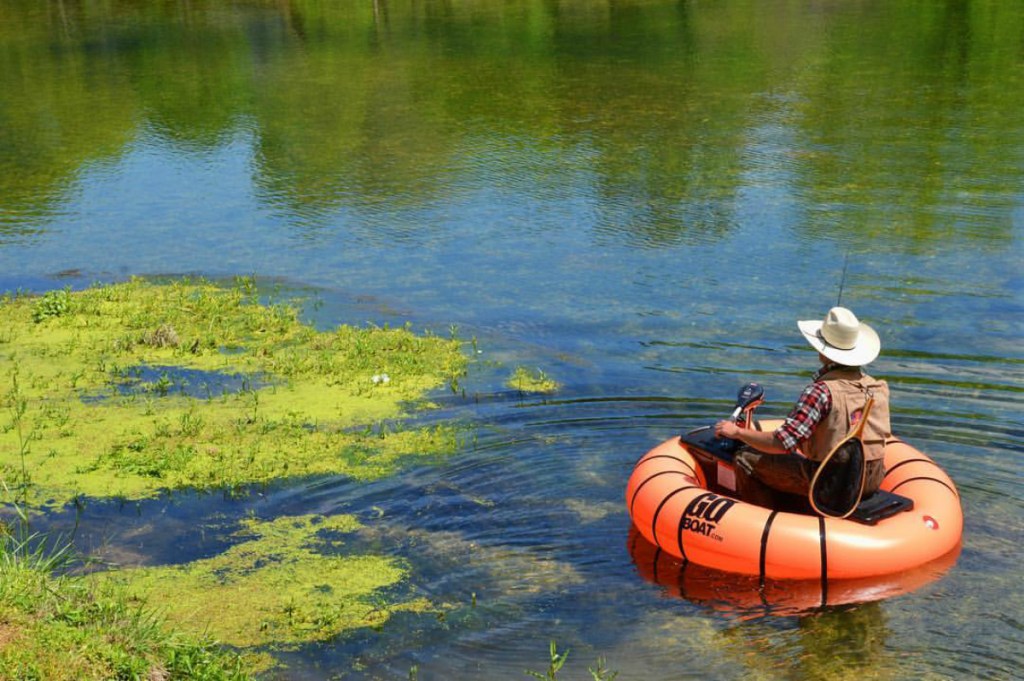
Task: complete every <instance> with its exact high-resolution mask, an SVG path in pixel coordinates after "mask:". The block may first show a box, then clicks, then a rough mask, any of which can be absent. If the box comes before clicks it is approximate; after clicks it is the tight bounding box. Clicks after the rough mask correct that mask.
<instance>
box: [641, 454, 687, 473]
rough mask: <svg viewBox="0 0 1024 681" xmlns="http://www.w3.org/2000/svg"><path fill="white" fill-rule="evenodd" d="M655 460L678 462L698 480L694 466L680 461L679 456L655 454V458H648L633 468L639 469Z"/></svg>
mask: <svg viewBox="0 0 1024 681" xmlns="http://www.w3.org/2000/svg"><path fill="white" fill-rule="evenodd" d="M654 459H672V460H673V461H678V462H679V463H681V464H683V465H684V466H686V468H687V469H688V470H689V471H690V475H691V476H693V478H695V479H696V478H697V471H695V470H694V469H693V466H691V465H690V464H689V462H687V461H684V460H683V459H680V458H679V457H678V456H672V455H671V454H655V455H654V456H651V457H648V458H646V459H644V460H643V461H640V462H638V463H637V464H636V466H633V468H639V466H640V464H642V463H646V462H648V461H653V460H654Z"/></svg>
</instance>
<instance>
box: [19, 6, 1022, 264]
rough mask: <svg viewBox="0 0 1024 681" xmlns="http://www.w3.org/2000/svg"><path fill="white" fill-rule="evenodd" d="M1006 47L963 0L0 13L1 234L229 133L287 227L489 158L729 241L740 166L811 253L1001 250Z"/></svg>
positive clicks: (1009, 192)
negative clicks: (933, 245)
mask: <svg viewBox="0 0 1024 681" xmlns="http://www.w3.org/2000/svg"><path fill="white" fill-rule="evenodd" d="M1022 32H1024V11H1022V10H1021V8H1020V7H1019V6H1018V5H1017V4H1015V3H1001V2H965V1H962V0H956V1H952V0H951V1H949V2H930V1H919V2H899V3H885V4H879V5H875V4H868V5H848V4H845V3H828V4H825V5H822V6H821V7H818V8H816V9H809V8H808V7H805V6H803V5H802V4H801V3H779V2H769V3H756V2H728V3H710V4H709V3H696V2H673V3H663V2H639V1H634V2H610V1H609V2H598V3H595V2H590V1H589V0H588V1H586V2H584V1H577V2H542V1H540V0H537V1H533V2H530V1H522V2H509V3H496V2H473V3H446V2H426V3H411V2H409V3H407V2H383V1H380V0H378V2H369V1H367V2H361V3H339V4H338V5H334V4H323V3H318V2H311V1H310V2H302V1H293V2H244V3H236V2H228V3H222V2H189V3H182V2H166V3H142V4H138V3H91V2H75V1H72V0H62V1H59V2H56V1H50V2H30V1H25V0H17V1H10V0H9V1H8V2H6V3H5V7H4V21H2V22H0V45H2V50H0V91H2V92H3V93H4V96H3V98H2V100H0V121H2V123H3V124H2V125H0V210H2V214H3V216H4V217H3V222H2V223H0V230H2V233H4V234H7V235H8V236H11V235H15V234H19V233H27V232H32V231H33V230H38V229H41V228H43V226H44V225H45V222H44V220H43V218H45V216H46V215H48V214H49V213H50V212H51V211H54V210H58V209H59V207H60V205H59V204H60V202H61V201H62V199H64V198H66V196H67V195H68V193H69V192H71V191H73V190H74V183H75V179H76V177H77V176H78V174H79V173H81V172H82V171H83V170H85V169H88V168H90V167H94V166H96V165H97V164H100V165H102V164H104V163H107V162H111V161H113V160H116V159H117V157H118V156H119V155H120V154H123V153H125V151H126V149H127V148H128V147H129V146H130V145H131V144H132V143H133V141H135V140H137V139H138V138H139V136H140V135H141V134H142V133H143V132H144V131H145V132H148V133H152V134H156V135H158V136H160V137H163V138H165V140H166V141H167V142H168V143H170V144H172V145H174V146H175V147H178V148H181V149H184V150H194V151H202V150H204V149H214V148H216V147H218V146H219V145H221V144H223V143H224V142H225V140H228V139H230V138H232V136H234V135H235V134H237V132H238V131H239V130H245V131H251V133H252V134H253V135H254V137H255V142H254V144H255V154H254V158H253V161H252V166H253V167H252V173H253V175H254V178H253V179H254V182H255V185H256V186H257V187H258V192H259V195H260V197H261V198H262V200H263V201H265V202H266V203H267V204H268V205H270V206H272V207H273V209H274V210H275V211H277V212H279V213H280V214H283V215H285V216H287V217H290V218H293V219H294V218H295V217H296V216H299V217H300V218H301V219H300V220H298V221H299V222H301V223H302V224H303V225H304V226H305V227H306V228H312V226H315V225H316V223H317V221H318V218H319V219H322V218H323V217H324V216H326V215H329V214H330V213H331V212H332V211H335V210H336V209H338V208H339V206H346V207H348V208H352V209H357V210H358V209H359V208H360V207H373V206H374V205H377V204H379V203H381V202H385V201H386V202H390V203H391V205H393V206H401V205H405V206H408V207H412V208H415V207H420V206H427V205H430V204H432V202H435V201H439V200H445V199H449V198H451V196H450V194H451V192H452V191H453V189H456V188H457V187H454V186H453V183H454V178H455V176H462V175H468V176H472V175H473V174H474V173H475V172H477V171H479V169H480V165H481V164H512V165H513V167H508V166H507V165H506V166H505V167H503V168H502V170H504V171H505V172H507V173H508V174H509V175H510V176H511V177H513V178H514V177H516V176H517V175H518V176H520V177H521V179H522V180H523V181H524V182H526V183H528V184H530V185H532V186H533V187H534V189H533V191H535V192H538V193H543V192H544V191H546V190H550V188H551V187H552V186H557V184H558V183H564V182H571V181H573V179H572V177H573V173H574V172H575V173H584V172H585V173H586V174H587V175H588V179H589V181H590V182H592V184H593V187H594V191H595V192H596V193H597V196H598V197H599V198H600V206H601V210H602V211H605V212H606V214H605V215H603V216H602V217H603V219H604V220H605V221H607V222H608V223H609V224H614V225H616V226H617V228H619V229H621V228H622V226H625V227H626V228H627V229H632V230H635V231H636V232H638V236H639V237H640V239H641V240H642V241H643V242H644V243H652V242H653V243H672V242H675V241H677V240H679V239H681V238H687V235H698V236H700V237H708V236H714V235H716V234H720V233H723V232H725V231H727V230H729V229H730V227H731V226H732V225H733V223H734V222H735V219H736V218H735V216H734V215H733V213H732V207H733V206H734V204H735V202H736V201H737V198H738V194H739V192H740V191H741V190H742V186H743V182H744V178H745V176H746V175H748V174H751V173H754V174H756V173H759V172H763V173H766V174H768V175H769V177H768V178H767V180H768V182H766V183H765V186H766V187H767V188H768V189H767V190H766V195H765V196H764V197H763V200H765V201H769V202H778V203H782V204H785V205H791V206H792V211H793V212H794V213H795V214H797V217H799V218H800V219H799V220H798V222H800V223H801V224H804V225H813V227H811V226H806V227H805V229H806V230H808V231H810V232H811V236H822V235H828V236H835V237H837V238H843V239H853V238H856V239H858V240H868V239H871V238H874V237H877V236H879V235H882V234H885V235H888V236H890V237H891V235H892V233H893V231H894V230H895V231H897V232H898V233H899V234H900V235H901V240H902V242H903V244H904V245H905V246H906V247H908V248H911V249H912V248H914V247H915V245H918V244H921V243H928V242H935V241H942V240H946V239H950V238H954V237H955V238H961V239H967V240H969V241H970V242H972V243H973V244H976V245H977V246H979V247H994V248H998V247H1000V244H1005V243H1006V242H1007V240H1008V239H1009V238H1010V230H1011V223H1012V219H1011V218H1012V212H1013V210H1014V206H1015V202H1016V200H1017V194H1016V192H1017V191H1018V189H1019V186H1020V182H1021V178H1022V171H1021V167H1022V162H1024V158H1022V149H1024V139H1022V133H1021V127H1020V126H1019V125H1018V120H1019V112H1020V111H1021V110H1022V108H1024V68H1022V66H1021V56H1020V37H1021V35H1022ZM782 140H784V141H785V147H786V149H785V151H784V153H785V156H786V158H785V159H784V160H783V161H782V162H780V159H779V158H778V157H777V155H776V152H778V147H779V146H780V142H781V141H782ZM481 146H482V148H481ZM488 147H490V148H492V150H494V151H495V152H500V153H494V154H493V155H492V156H490V157H489V158H488V157H487V155H486V154H485V153H484V154H481V153H480V152H481V151H482V150H483V151H486V149H487V148H488ZM495 147H496V148H495ZM555 154H558V155H567V154H568V155H569V156H570V157H571V156H572V155H573V154H575V155H576V156H577V157H578V158H579V159H580V162H579V163H578V166H579V167H577V168H573V169H569V170H568V171H567V170H566V169H565V168H560V167H555V166H554V165H552V164H551V163H548V162H546V159H550V158H551V157H552V156H553V155H555ZM769 157H770V158H771V159H772V160H771V163H770V165H769V164H768V163H764V162H763V161H764V159H767V158H769ZM584 161H585V162H584ZM794 193H796V194H799V198H800V201H799V202H797V201H796V197H794ZM952 205H957V206H961V207H962V206H964V205H966V207H967V210H958V211H952V210H950V207H951V206H952ZM972 207H975V208H976V209H977V210H973V211H972V210H971V208H972Z"/></svg>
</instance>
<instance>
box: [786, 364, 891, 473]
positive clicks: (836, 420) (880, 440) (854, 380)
mask: <svg viewBox="0 0 1024 681" xmlns="http://www.w3.org/2000/svg"><path fill="white" fill-rule="evenodd" d="M818 380H820V381H824V382H825V385H827V386H828V390H829V392H830V393H831V394H832V409H831V411H829V413H828V414H827V415H826V416H825V417H824V418H822V419H821V421H820V422H819V423H818V425H817V427H816V428H815V429H814V432H813V433H811V437H809V438H808V439H807V441H806V442H804V444H803V450H804V453H805V454H806V455H807V458H809V459H811V460H813V461H821V460H822V459H824V458H825V457H826V456H827V455H828V453H829V452H830V451H832V448H833V447H835V446H836V445H837V444H839V443H840V442H841V441H842V440H843V438H845V437H846V436H847V435H849V434H850V431H852V430H853V427H854V425H855V424H856V422H857V419H859V418H860V412H861V410H862V409H863V408H864V405H865V404H867V401H868V392H869V391H870V393H871V394H872V395H874V397H875V403H874V404H873V405H872V407H871V413H870V414H869V415H868V422H867V425H866V426H864V432H862V433H861V441H862V442H863V443H864V459H865V460H866V461H877V460H879V459H882V458H883V457H884V456H885V441H886V440H887V439H888V438H889V437H890V436H891V435H892V430H891V427H890V425H889V384H888V383H886V382H885V381H880V380H878V379H875V378H872V377H871V376H868V375H867V374H865V373H864V372H863V371H861V370H860V369H858V368H846V367H839V368H836V369H833V370H832V371H829V372H828V373H827V374H825V375H824V376H822V377H821V378H819V379H818Z"/></svg>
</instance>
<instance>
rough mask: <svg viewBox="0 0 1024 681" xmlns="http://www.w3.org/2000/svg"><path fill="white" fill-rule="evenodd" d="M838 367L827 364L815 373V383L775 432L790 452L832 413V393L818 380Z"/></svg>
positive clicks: (804, 392)
mask: <svg viewBox="0 0 1024 681" xmlns="http://www.w3.org/2000/svg"><path fill="white" fill-rule="evenodd" d="M838 366H839V365H838V364H834V363H830V364H826V365H825V366H823V367H822V368H821V369H819V370H818V371H817V372H815V374H814V382H813V383H811V384H810V385H809V386H807V387H806V388H804V391H803V393H801V395H800V397H799V399H797V401H796V405H795V406H794V407H793V410H792V411H790V412H789V415H788V416H787V417H786V420H785V421H784V422H783V424H782V425H781V426H779V427H778V428H777V429H776V430H775V433H774V434H775V438H776V439H777V440H778V441H779V442H781V443H782V446H783V447H785V448H786V449H787V450H788V451H789V452H792V453H795V452H796V449H797V447H798V446H799V445H800V443H801V442H803V441H804V440H806V439H807V438H809V437H810V436H811V433H813V432H814V428H815V426H817V425H818V423H819V422H820V421H821V419H822V418H824V417H825V416H827V415H828V413H829V412H830V411H832V393H831V392H829V389H828V386H827V385H825V383H824V382H823V381H820V380H818V379H820V378H821V377H822V376H824V375H825V374H827V373H828V372H830V371H832V370H833V369H835V368H836V367H838Z"/></svg>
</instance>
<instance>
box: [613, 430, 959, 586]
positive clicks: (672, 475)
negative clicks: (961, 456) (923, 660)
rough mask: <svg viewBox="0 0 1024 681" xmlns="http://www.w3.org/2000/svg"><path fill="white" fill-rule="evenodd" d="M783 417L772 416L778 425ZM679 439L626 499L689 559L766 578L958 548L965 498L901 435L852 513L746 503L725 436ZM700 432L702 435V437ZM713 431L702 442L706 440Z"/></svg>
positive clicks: (652, 532) (878, 571)
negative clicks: (872, 489)
mask: <svg viewBox="0 0 1024 681" xmlns="http://www.w3.org/2000/svg"><path fill="white" fill-rule="evenodd" d="M780 423H781V421H776V422H771V421H765V422H763V423H762V424H760V428H761V429H762V430H773V429H774V428H775V427H777V426H778V425H779V424H780ZM698 430H699V431H704V432H703V433H698V432H697V431H693V432H692V433H691V434H689V436H683V437H682V438H680V437H675V438H672V439H671V440H667V441H666V442H663V443H662V444H660V445H658V446H657V447H655V448H654V449H652V450H651V451H649V452H648V453H647V454H645V455H644V456H643V457H642V458H641V459H640V461H639V462H638V463H637V464H636V467H635V468H634V469H633V473H632V475H631V476H630V478H629V484H628V486H627V488H626V504H627V507H628V509H629V514H630V517H631V518H632V519H633V524H634V525H635V526H636V529H637V530H638V531H639V532H640V534H642V535H643V536H644V538H645V539H646V540H647V541H649V542H650V543H651V544H653V545H654V546H655V547H656V548H658V549H661V550H662V551H664V552H666V553H668V554H671V555H672V556H675V557H676V558H678V559H680V560H682V561H684V562H693V563H696V564H698V565H703V566H706V567H710V568H714V569H716V570H723V571H726V572H735V573H741V574H746V575H755V576H758V577H759V578H760V581H761V583H762V584H763V583H764V581H765V580H766V579H797V580H808V579H820V580H821V582H822V584H825V583H827V581H828V580H846V579H861V578H871V577H880V576H884V575H893V574H896V573H900V572H903V571H906V570H909V569H911V568H914V567H917V566H921V565H924V564H926V563H929V562H931V561H934V560H936V559H938V558H940V557H942V556H945V555H947V554H949V553H950V552H951V551H954V549H955V548H956V547H957V546H959V544H960V535H961V532H962V530H963V514H962V511H961V508H960V497H959V494H958V492H957V489H956V487H955V486H954V484H953V481H952V480H950V478H949V476H947V475H946V473H945V472H943V470H942V469H941V468H939V466H938V465H936V464H935V462H934V461H932V460H931V459H930V458H928V457H927V456H925V455H924V454H922V453H921V452H919V451H918V450H916V449H914V448H913V447H911V446H910V445H908V444H906V443H905V442H902V441H901V440H898V439H893V440H890V441H889V442H888V443H887V444H886V447H885V467H886V475H885V479H884V481H883V482H882V486H881V489H880V491H879V492H877V493H876V494H875V495H873V496H872V497H871V498H868V499H866V500H865V501H864V502H862V504H861V507H859V508H858V512H857V513H855V514H854V515H853V516H851V517H850V518H849V519H837V518H826V517H821V516H817V515H810V514H804V513H791V512H782V511H775V510H771V509H768V508H763V507H761V506H756V505H754V504H750V503H746V502H743V501H740V500H738V499H737V498H736V497H735V496H730V494H733V495H734V494H735V470H734V469H733V467H732V465H731V455H729V454H728V452H725V453H722V452H715V451H714V450H715V448H716V447H719V448H726V447H727V444H726V443H734V442H735V441H732V440H729V441H723V440H721V439H718V438H714V435H713V432H709V430H710V429H698ZM694 433H696V435H694ZM702 437H703V438H704V439H703V441H702V440H701V438H702Z"/></svg>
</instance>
